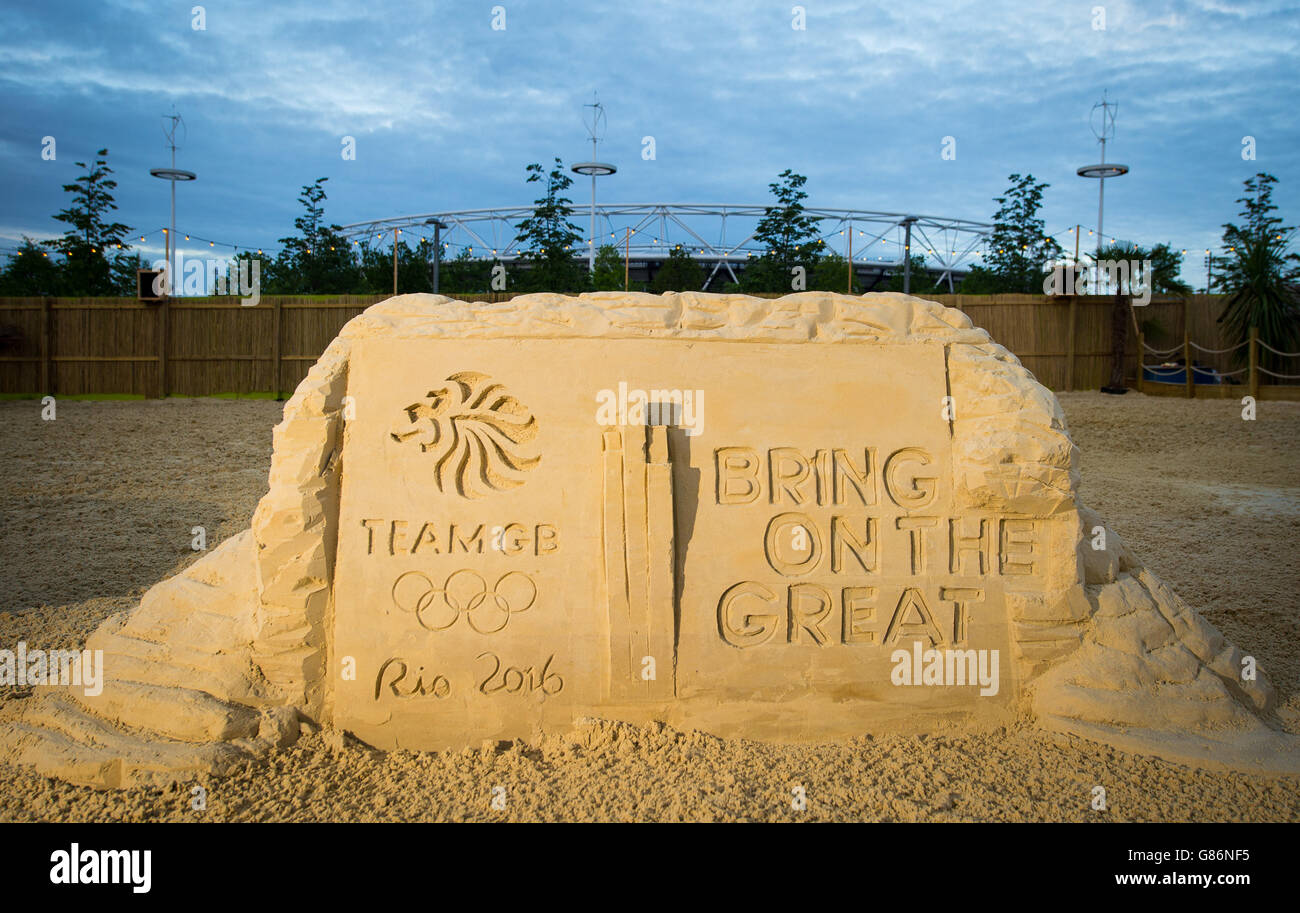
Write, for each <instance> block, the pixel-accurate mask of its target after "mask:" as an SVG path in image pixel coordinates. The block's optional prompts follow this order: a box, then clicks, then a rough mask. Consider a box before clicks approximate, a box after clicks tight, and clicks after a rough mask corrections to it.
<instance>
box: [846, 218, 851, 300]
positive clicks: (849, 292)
mask: <svg viewBox="0 0 1300 913" xmlns="http://www.w3.org/2000/svg"><path fill="white" fill-rule="evenodd" d="M845 294H848V295H852V294H853V223H852V222H850V223H849V290H848V291H847V292H846V293H845Z"/></svg>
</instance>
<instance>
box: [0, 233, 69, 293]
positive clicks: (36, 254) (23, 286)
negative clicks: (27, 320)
mask: <svg viewBox="0 0 1300 913" xmlns="http://www.w3.org/2000/svg"><path fill="white" fill-rule="evenodd" d="M62 283H63V276H62V275H61V273H60V271H59V264H58V263H57V262H56V261H55V259H54V258H53V257H51V256H50V252H49V251H47V250H42V249H41V245H39V244H37V243H36V242H35V241H33V240H32V239H31V238H28V237H24V238H23V243H22V246H21V247H20V248H18V251H17V253H13V254H10V255H9V262H8V263H7V264H5V268H4V272H3V273H0V295H13V296H20V297H24V296H35V295H57V294H59V290H60V288H61V286H62Z"/></svg>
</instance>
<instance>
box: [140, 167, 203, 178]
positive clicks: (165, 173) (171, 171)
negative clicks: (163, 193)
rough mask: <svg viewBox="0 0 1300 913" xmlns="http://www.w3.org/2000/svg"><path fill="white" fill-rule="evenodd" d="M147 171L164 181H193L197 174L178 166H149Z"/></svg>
mask: <svg viewBox="0 0 1300 913" xmlns="http://www.w3.org/2000/svg"><path fill="white" fill-rule="evenodd" d="M149 173H150V174H152V175H153V176H154V177H156V178H162V179H163V180H164V181H193V180H197V179H198V175H197V174H195V173H194V172H193V171H184V170H182V169H180V168H150V169H149Z"/></svg>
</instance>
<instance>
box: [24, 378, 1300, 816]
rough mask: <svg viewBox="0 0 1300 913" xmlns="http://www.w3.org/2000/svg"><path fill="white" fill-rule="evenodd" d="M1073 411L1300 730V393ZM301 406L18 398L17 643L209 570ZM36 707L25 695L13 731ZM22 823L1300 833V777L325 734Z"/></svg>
mask: <svg viewBox="0 0 1300 913" xmlns="http://www.w3.org/2000/svg"><path fill="white" fill-rule="evenodd" d="M1060 399H1061V402H1062V405H1063V406H1064V409H1065V412H1066V414H1067V417H1068V419H1069V423H1070V431H1071V435H1072V437H1073V439H1074V441H1075V443H1076V444H1078V446H1079V448H1080V450H1081V452H1082V484H1081V487H1080V491H1079V498H1080V501H1081V502H1082V503H1084V504H1087V505H1088V506H1089V507H1091V508H1092V509H1093V510H1095V511H1097V512H1098V513H1099V514H1100V515H1101V516H1102V517H1103V518H1104V519H1105V520H1106V522H1107V523H1108V524H1109V525H1110V526H1111V527H1112V528H1113V529H1115V530H1116V531H1117V532H1119V533H1120V535H1122V536H1123V537H1124V538H1125V540H1126V541H1127V542H1128V543H1129V545H1130V546H1131V547H1132V548H1133V550H1134V551H1135V552H1136V553H1137V554H1138V555H1139V556H1140V557H1141V558H1142V560H1143V561H1144V562H1145V564H1146V565H1147V566H1148V567H1149V568H1151V569H1152V570H1153V571H1154V572H1155V573H1157V574H1158V575H1160V576H1161V577H1162V578H1163V579H1164V580H1165V581H1166V582H1168V583H1169V584H1170V585H1171V586H1173V587H1174V588H1175V589H1176V590H1177V591H1178V593H1179V595H1181V596H1182V597H1183V599H1185V600H1186V601H1187V602H1188V603H1189V604H1190V605H1192V606H1193V607H1195V608H1197V609H1198V610H1200V611H1201V612H1202V613H1204V615H1205V616H1206V618H1207V619H1208V620H1209V621H1211V622H1212V623H1213V624H1214V625H1216V626H1217V627H1218V628H1219V629H1220V630H1221V631H1222V632H1223V634H1224V635H1225V636H1226V637H1227V638H1229V639H1230V640H1231V641H1233V642H1235V643H1236V644H1237V645H1239V646H1240V647H1241V649H1242V650H1243V651H1245V652H1246V653H1247V654H1249V655H1251V656H1254V657H1255V658H1256V660H1257V661H1258V663H1259V666H1260V668H1262V669H1263V670H1265V671H1266V672H1267V674H1268V676H1269V677H1270V678H1271V680H1272V682H1273V684H1274V686H1275V687H1276V689H1277V692H1278V704H1279V711H1278V716H1279V719H1280V721H1281V722H1282V724H1283V725H1284V726H1285V728H1286V729H1287V730H1288V731H1290V732H1293V733H1300V655H1297V649H1296V645H1297V643H1300V598H1298V597H1297V592H1298V591H1300V558H1298V557H1297V542H1300V455H1297V452H1296V448H1297V446H1300V403H1272V402H1266V403H1262V404H1261V405H1260V407H1259V414H1258V419H1257V420H1256V421H1254V422H1246V421H1242V419H1241V414H1240V411H1241V407H1240V405H1239V404H1236V403H1234V402H1232V401H1219V400H1215V401H1192V402H1188V401H1185V400H1182V399H1173V398H1153V397H1144V396H1141V395H1139V394H1135V393H1130V394H1129V395H1127V396H1123V397H1107V396H1103V395H1101V394H1099V393H1077V394H1063V395H1061V397H1060ZM280 408H281V404H278V403H272V402H268V401H259V400H242V401H232V400H181V399H178V400H168V401H163V402H153V401H149V402H71V401H61V402H60V403H59V405H58V418H57V420H56V421H54V422H43V421H41V418H40V405H39V403H37V402H36V401H19V402H5V403H0V466H3V468H4V472H3V473H0V486H2V490H3V497H2V498H0V567H3V576H2V577H0V581H2V582H0V646H2V647H6V648H9V649H13V648H14V647H15V645H16V644H17V643H18V642H19V641H25V642H26V643H27V644H28V645H29V646H31V647H40V648H43V649H70V648H80V647H81V646H82V644H83V643H84V641H85V638H86V636H87V635H88V634H89V633H90V632H91V631H93V630H94V629H95V627H96V626H97V625H98V624H99V623H100V622H101V621H102V620H103V619H104V618H106V617H107V616H108V615H111V614H113V613H115V612H119V611H122V610H125V609H129V608H131V607H133V606H134V605H135V604H136V602H137V601H138V600H139V598H140V596H141V594H142V593H143V592H144V591H145V590H146V589H148V587H150V586H151V585H153V584H154V583H156V582H157V581H158V580H160V579H162V578H164V577H166V576H169V575H171V574H174V573H176V572H177V571H179V570H180V569H182V568H184V567H186V566H187V565H188V564H190V563H192V562H193V561H195V560H196V559H197V557H198V555H197V553H195V552H193V551H192V550H191V548H190V543H191V539H192V537H193V532H192V530H193V528H194V527H204V529H205V530H206V535H207V543H208V547H209V549H211V548H213V547H215V546H216V545H217V544H218V543H219V542H221V541H222V540H223V539H224V538H226V537H228V536H231V535H233V534H235V533H237V532H239V531H240V530H242V529H245V528H246V527H247V525H248V521H249V517H250V515H251V514H252V512H253V509H254V507H255V506H256V504H257V501H258V499H259V498H260V497H261V495H262V494H263V493H264V492H265V490H266V484H267V468H268V465H269V462H270V456H271V433H270V432H271V426H272V425H273V424H275V422H276V421H278V419H279V414H280ZM31 693H32V689H31V688H21V687H18V688H15V687H0V718H3V717H5V716H8V715H10V714H12V713H13V712H14V710H15V708H16V707H17V706H18V705H19V702H21V701H22V700H24V699H25V698H27V697H28V696H30V694H31ZM195 786H202V787H203V790H204V794H205V803H206V807H205V808H204V809H203V810H195V809H194V808H192V804H193V800H194V795H195V794H194V787H195ZM1097 786H1101V787H1104V789H1105V791H1106V805H1107V808H1106V810H1105V811H1097V810H1094V809H1093V807H1092V799H1093V790H1094V788H1095V787H1097ZM796 787H802V793H803V794H804V795H806V807H804V808H802V810H800V809H797V808H795V807H793V806H795V805H798V804H800V803H798V802H794V801H792V800H794V799H795V792H794V791H795V788H796ZM494 797H495V798H496V802H495V805H496V806H498V807H496V808H494V807H493V806H494V801H493V800H494ZM502 799H504V808H500V807H499V806H500V805H501V804H502V801H501V800H502ZM0 820H4V821H153V820H172V821H182V820H189V821H224V820H237V821H286V820H299V821H303V820H339V821H353V820H366V821H370V820H457V821H459V820H476V821H492V820H751V821H754V820H762V821H766V820H774V821H779V820H855V821H1040V820H1050V821H1103V820H1104V821H1297V820H1300V778H1295V777H1291V778H1268V777H1256V776H1249V775H1244V774H1241V773H1233V772H1225V771H1213V770H1206V771H1194V770H1190V769H1188V768H1185V767H1182V766H1179V765H1175V764H1169V763H1166V762H1163V761H1159V760H1155V759H1151V758H1147V757H1142V756H1138V755H1130V754H1127V753H1124V752H1121V751H1118V750H1116V749H1113V748H1109V747H1106V746H1101V745H1097V744H1094V743H1091V742H1087V741H1083V740H1079V739H1075V738H1072V737H1067V736H1060V735H1052V734H1048V733H1044V732H1040V731H1038V730H1036V729H1035V728H1034V727H1033V726H1032V725H1031V724H1029V723H1028V722H1025V723H1023V724H1021V725H1018V726H1015V727H1012V728H1010V729H998V730H995V731H984V732H970V731H964V730H944V731H937V732H934V733H932V734H929V735H926V736H913V737H903V736H881V737H875V738H873V737H871V736H867V735H864V736H862V737H859V738H856V739H851V740H847V741H843V742H836V743H828V744H816V745H772V744H764V743H758V742H749V741H724V740H721V739H717V738H714V737H712V736H710V735H707V734H704V733H698V732H692V733H683V732H677V731H674V730H672V729H670V728H667V727H662V726H652V727H636V726H628V725H622V724H616V723H608V722H601V721H592V722H590V723H589V724H585V725H583V726H581V727H579V729H578V730H577V731H576V732H574V733H572V734H569V735H565V736H555V737H551V738H548V739H546V740H545V741H543V742H541V743H540V744H522V743H513V744H497V745H485V746H484V747H483V748H482V749H479V750H466V751H463V752H446V753H426V754H413V753H410V752H393V753H381V752H375V751H371V750H369V749H368V748H366V747H365V746H363V745H360V744H357V743H355V742H353V741H352V740H350V739H343V740H341V741H340V740H339V739H337V738H335V737H331V736H330V735H327V734H323V733H308V734H306V735H304V737H303V738H301V739H300V740H299V741H298V742H297V743H296V744H295V745H293V746H292V747H290V748H288V749H285V750H281V751H278V752H276V753H274V754H273V755H272V756H271V758H270V761H269V763H267V764H259V765H250V766H248V767H246V768H244V769H241V770H240V771H238V772H237V773H236V774H235V775H234V776H231V777H228V778H225V779H206V778H205V779H203V780H198V781H195V782H194V783H184V784H175V785H173V786H172V787H170V788H165V789H133V790H122V791H104V792H100V791H96V790H93V789H88V788H80V787H74V786H69V785H66V784H64V783H61V782H58V781H55V780H50V779H47V778H45V777H41V776H39V775H37V774H35V773H33V772H32V771H30V770H26V769H21V768H15V767H11V766H8V765H0Z"/></svg>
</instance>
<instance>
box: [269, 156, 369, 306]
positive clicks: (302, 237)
mask: <svg viewBox="0 0 1300 913" xmlns="http://www.w3.org/2000/svg"><path fill="white" fill-rule="evenodd" d="M327 180H329V178H317V179H316V180H315V181H314V182H313V183H311V184H304V185H303V187H302V193H300V194H299V195H298V202H300V203H302V205H303V210H304V211H303V214H302V215H300V216H298V218H296V219H294V220H293V225H294V227H295V228H296V229H298V234H297V235H294V236H292V237H288V238H281V239H280V244H281V245H282V249H281V251H280V256H279V257H278V258H276V261H275V263H274V264H273V265H272V268H271V269H270V270H268V272H269V273H270V281H269V282H268V283H267V285H268V289H269V291H271V292H273V293H275V294H282V295H330V294H347V293H349V292H352V291H353V290H355V289H356V288H357V287H358V286H359V285H360V284H361V283H362V281H363V280H362V278H361V275H360V271H359V269H358V267H357V262H356V258H355V256H354V254H353V251H352V248H353V245H351V244H349V243H348V241H347V239H345V238H344V237H343V236H342V235H341V234H340V232H341V231H342V227H341V226H338V225H330V224H327V223H326V222H325V207H324V203H325V199H326V195H325V186H324V185H325V182H326V181H327ZM388 287H389V288H390V289H391V288H392V282H391V275H390V282H389V285H388Z"/></svg>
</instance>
